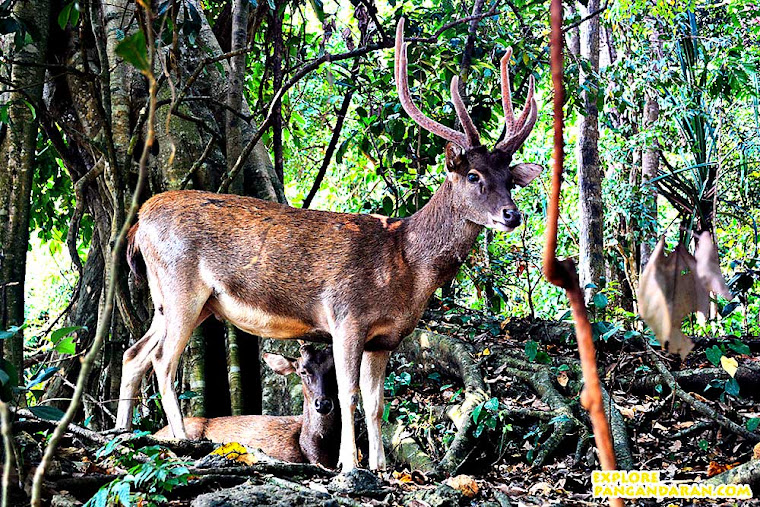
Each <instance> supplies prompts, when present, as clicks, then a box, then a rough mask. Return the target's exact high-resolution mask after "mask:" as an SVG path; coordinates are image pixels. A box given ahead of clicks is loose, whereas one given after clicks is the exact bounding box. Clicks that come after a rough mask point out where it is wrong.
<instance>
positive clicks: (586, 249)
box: [578, 0, 604, 300]
mask: <svg viewBox="0 0 760 507" xmlns="http://www.w3.org/2000/svg"><path fill="white" fill-rule="evenodd" d="M598 9H599V0H589V2H588V4H587V6H586V7H585V8H582V9H581V15H582V16H587V15H588V14H590V13H593V12H595V11H597V10H598ZM580 29H581V33H580V39H581V57H582V58H583V59H585V60H587V61H588V62H589V65H590V67H591V74H587V73H586V72H583V71H581V74H580V81H581V86H584V88H585V90H584V91H583V92H582V94H581V96H582V104H583V107H582V111H581V121H580V127H579V132H578V152H579V153H578V163H579V165H578V185H579V187H580V198H579V201H580V224H579V225H580V227H579V240H580V241H579V242H580V262H579V271H580V282H581V287H584V288H585V287H587V286H588V285H589V284H594V285H595V286H596V287H597V289H592V290H588V289H586V290H585V294H586V299H587V300H588V299H589V298H590V297H591V296H592V294H593V293H594V292H596V291H597V290H600V289H601V288H602V276H603V275H604V208H603V203H602V167H601V164H600V162H599V146H598V142H599V110H598V108H597V95H598V83H597V73H598V71H599V17H598V16H594V17H592V18H590V19H589V20H587V21H586V22H584V23H583V24H581V27H580Z"/></svg>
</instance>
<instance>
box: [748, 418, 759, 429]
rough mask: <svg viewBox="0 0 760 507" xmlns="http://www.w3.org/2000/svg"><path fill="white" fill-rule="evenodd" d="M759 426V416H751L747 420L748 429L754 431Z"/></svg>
mask: <svg viewBox="0 0 760 507" xmlns="http://www.w3.org/2000/svg"><path fill="white" fill-rule="evenodd" d="M758 426H760V417H753V418H752V419H748V420H747V429H748V430H749V431H755V430H756V429H757V427H758Z"/></svg>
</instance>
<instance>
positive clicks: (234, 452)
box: [211, 442, 259, 465]
mask: <svg viewBox="0 0 760 507" xmlns="http://www.w3.org/2000/svg"><path fill="white" fill-rule="evenodd" d="M211 454H216V455H219V456H222V457H224V458H226V459H228V460H231V461H237V462H238V463H244V464H246V465H253V464H255V463H258V461H259V460H258V458H256V456H254V455H253V454H251V453H249V452H248V449H246V448H245V447H244V446H243V445H241V444H239V443H237V442H230V443H229V444H224V445H223V446H221V447H219V448H218V449H214V450H213V451H212V452H211Z"/></svg>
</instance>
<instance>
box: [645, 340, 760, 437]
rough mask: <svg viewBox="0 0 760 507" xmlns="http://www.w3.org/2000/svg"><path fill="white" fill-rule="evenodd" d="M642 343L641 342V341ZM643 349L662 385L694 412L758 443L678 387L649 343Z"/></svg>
mask: <svg viewBox="0 0 760 507" xmlns="http://www.w3.org/2000/svg"><path fill="white" fill-rule="evenodd" d="M642 341H643V340H642ZM644 347H645V348H646V351H647V356H648V357H649V360H650V361H651V362H652V364H654V367H655V368H656V369H657V371H658V372H659V373H660V375H662V379H663V380H664V384H665V385H667V386H668V387H669V388H670V389H671V390H672V392H673V394H674V395H675V396H676V397H678V398H680V399H681V400H682V401H683V402H685V403H686V404H688V405H689V406H691V407H692V408H693V409H694V410H696V411H697V412H699V413H700V414H702V415H704V416H705V417H709V418H710V419H712V420H713V421H715V422H716V423H718V424H719V425H721V426H722V427H724V428H726V429H727V430H729V431H731V432H732V433H736V434H737V435H739V436H741V437H744V438H746V439H747V440H749V441H751V442H760V435H758V434H757V433H754V432H752V431H749V430H747V429H746V428H744V427H743V426H740V425H739V424H736V423H735V422H734V421H732V420H730V419H729V418H728V417H726V416H724V415H723V414H720V413H718V411H716V410H715V409H714V408H712V407H710V406H709V405H708V404H706V403H703V402H701V401H699V400H698V399H696V398H695V397H694V396H692V395H691V394H689V393H687V392H686V391H684V390H683V389H682V388H681V386H680V385H678V382H677V381H676V379H675V377H674V376H673V374H672V373H670V371H669V370H668V367H667V366H666V365H665V363H664V362H663V361H662V359H660V358H659V357H658V356H657V353H656V352H655V351H654V349H652V346H651V345H649V343H647V342H644Z"/></svg>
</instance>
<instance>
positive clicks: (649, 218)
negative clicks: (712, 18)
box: [640, 20, 662, 269]
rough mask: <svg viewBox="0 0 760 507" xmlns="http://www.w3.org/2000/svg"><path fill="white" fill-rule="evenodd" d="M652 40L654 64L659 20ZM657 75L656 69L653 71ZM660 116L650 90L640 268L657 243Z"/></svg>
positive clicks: (643, 159)
mask: <svg viewBox="0 0 760 507" xmlns="http://www.w3.org/2000/svg"><path fill="white" fill-rule="evenodd" d="M652 22H653V23H655V26H654V28H653V29H652V34H651V35H650V37H649V44H650V51H649V52H650V57H651V59H652V61H657V60H659V59H660V58H662V42H661V41H660V35H659V32H658V30H657V27H656V23H657V21H656V20H652ZM652 70H653V71H654V72H656V69H652ZM659 116H660V104H659V103H658V102H657V94H656V92H655V91H654V90H652V89H649V90H647V92H646V104H645V105H644V121H643V125H642V130H643V132H645V133H647V134H649V135H648V136H647V137H648V139H647V143H646V148H645V149H644V151H643V153H642V156H641V196H642V201H643V202H642V209H643V210H644V216H643V217H642V220H643V221H644V224H643V225H644V227H642V231H641V232H642V240H641V247H640V258H641V261H640V269H644V266H646V265H647V263H648V262H649V258H650V257H651V255H652V250H653V249H654V245H655V243H656V242H657V189H656V187H655V185H654V184H652V183H649V181H651V180H652V178H654V177H656V176H657V172H658V171H659V169H660V145H659V143H658V142H657V138H656V137H655V136H654V135H653V132H652V131H653V130H654V127H655V124H656V123H657V120H658V118H659Z"/></svg>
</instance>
